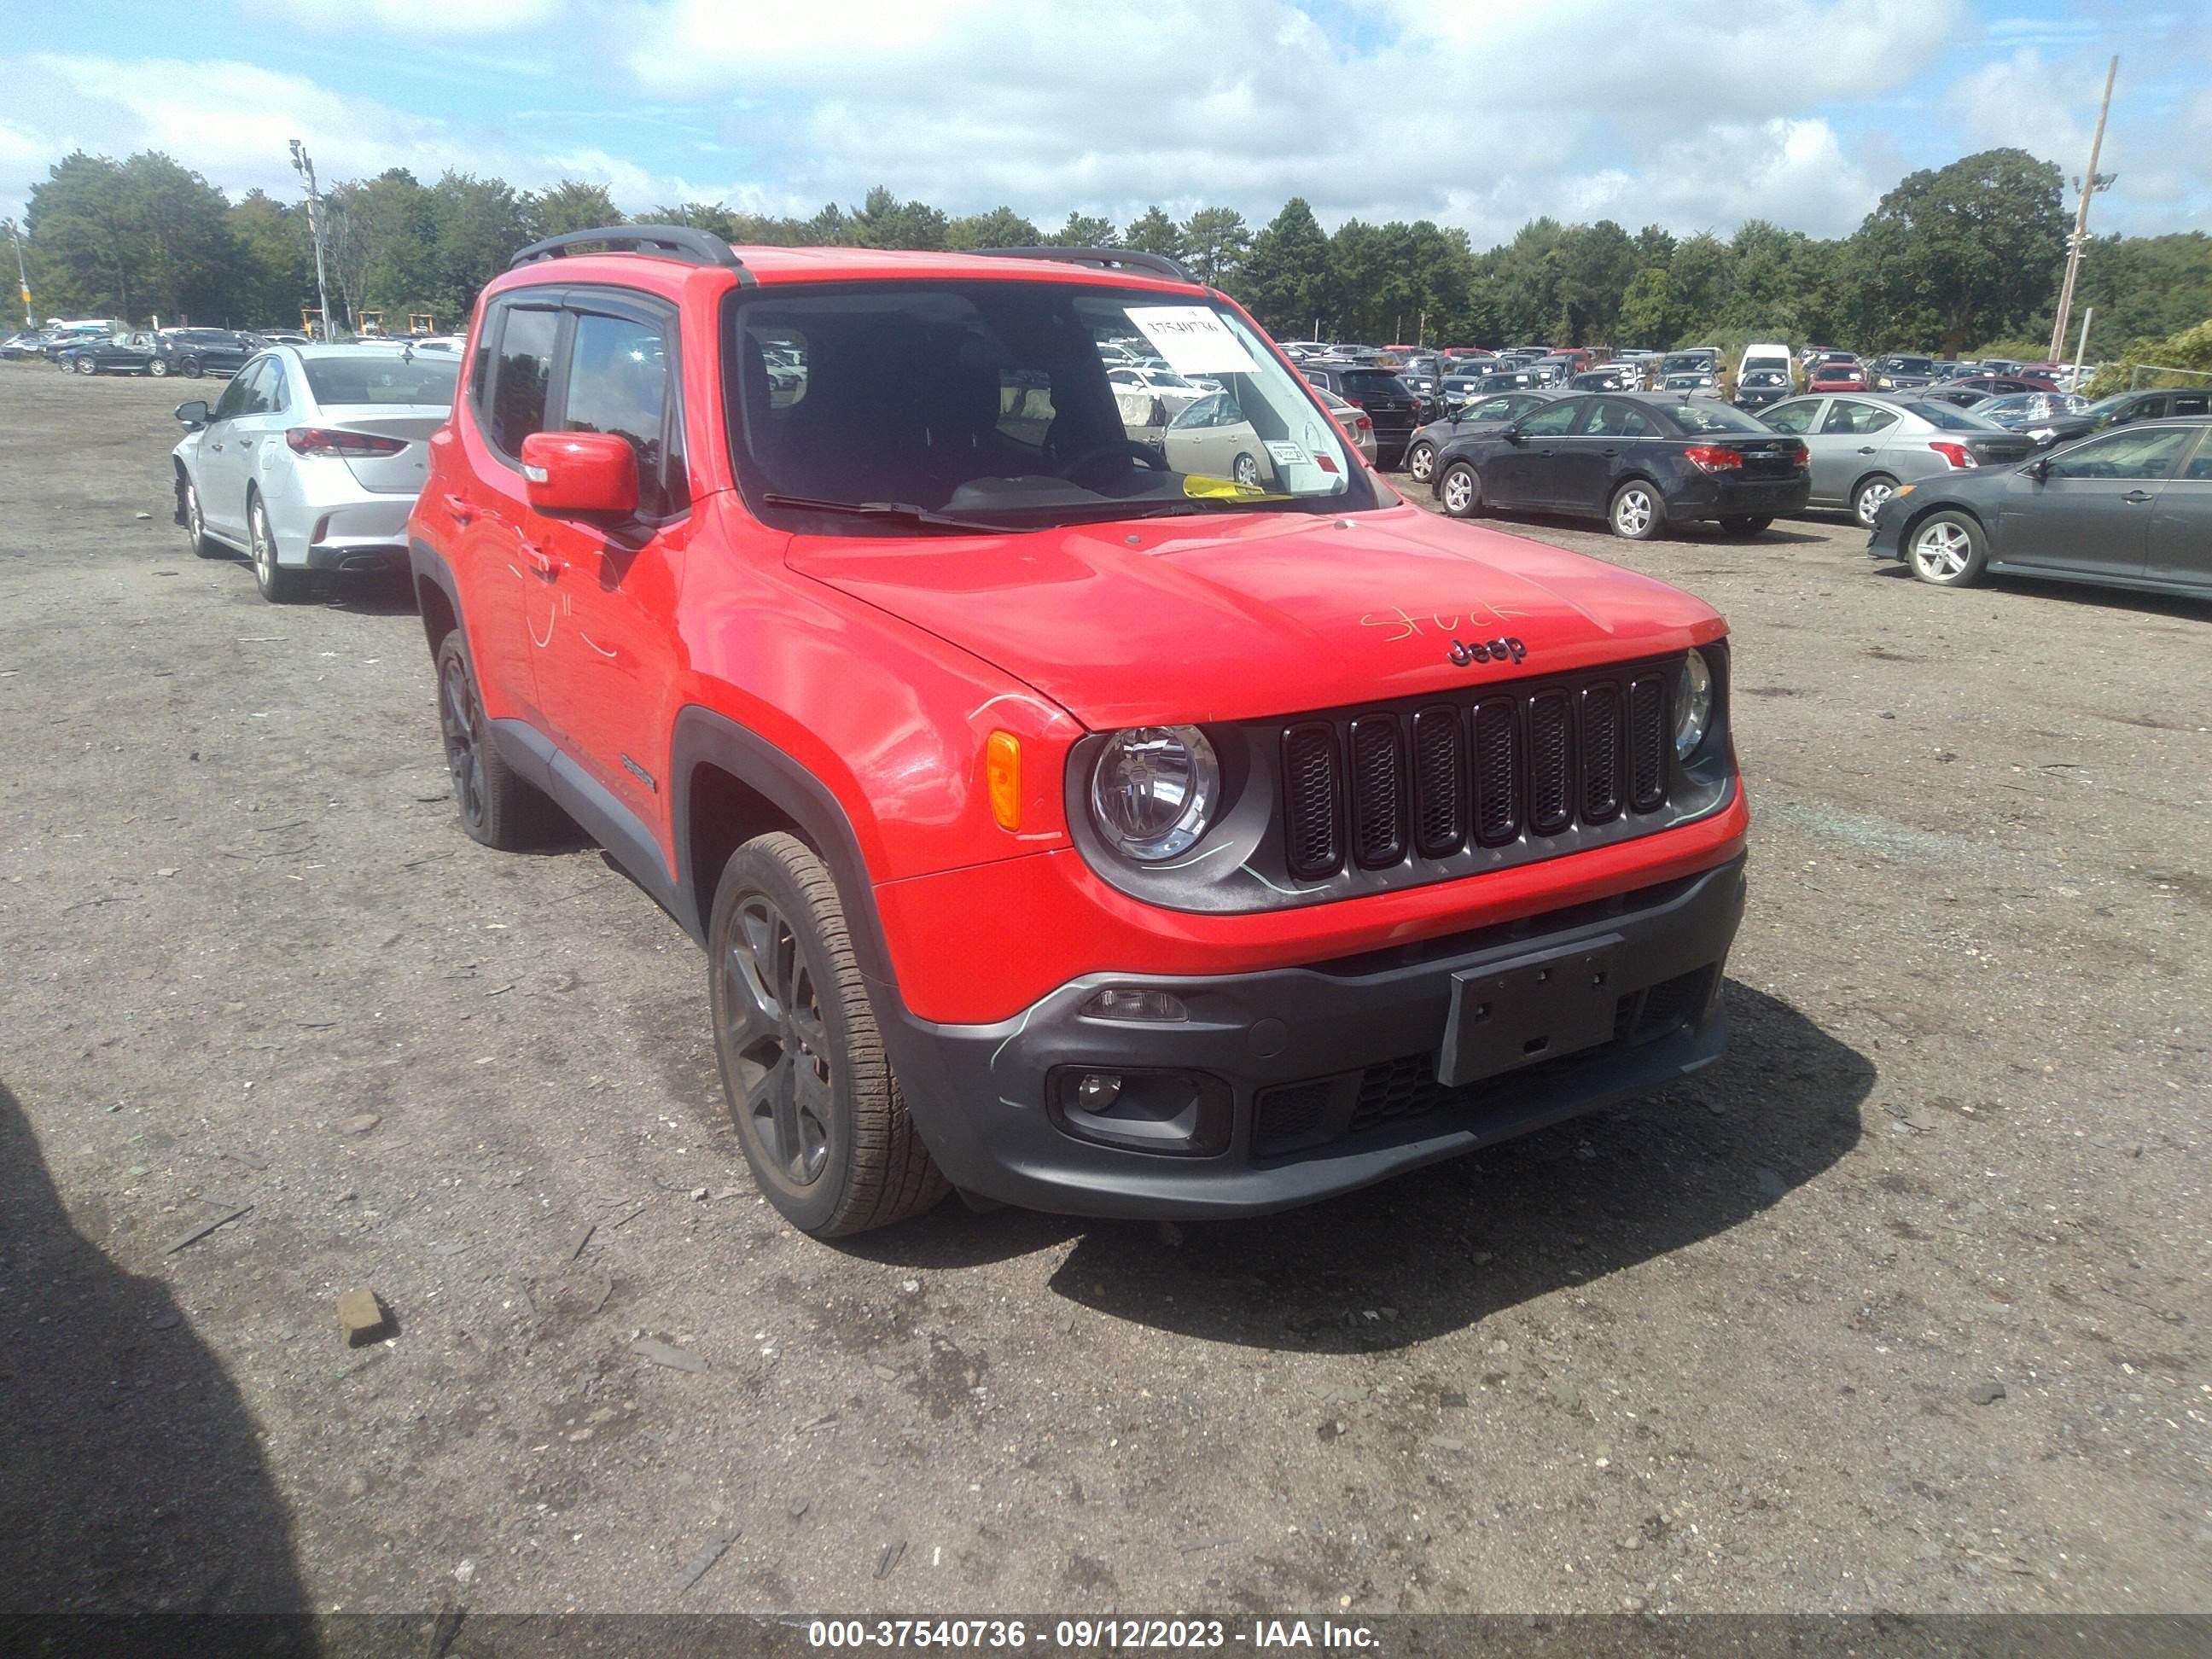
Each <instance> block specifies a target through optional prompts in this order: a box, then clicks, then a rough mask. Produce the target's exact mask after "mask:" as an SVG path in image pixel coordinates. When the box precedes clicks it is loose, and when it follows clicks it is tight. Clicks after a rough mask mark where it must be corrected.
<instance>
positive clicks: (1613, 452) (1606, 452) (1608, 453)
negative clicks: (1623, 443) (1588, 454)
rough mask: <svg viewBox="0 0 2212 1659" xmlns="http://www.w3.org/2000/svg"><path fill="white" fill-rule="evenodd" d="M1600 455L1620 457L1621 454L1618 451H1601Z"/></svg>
mask: <svg viewBox="0 0 2212 1659" xmlns="http://www.w3.org/2000/svg"><path fill="white" fill-rule="evenodd" d="M1598 453H1599V454H1601V455H1618V454H1620V451H1619V450H1617V449H1601V450H1599V451H1598Z"/></svg>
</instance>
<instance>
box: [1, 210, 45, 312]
mask: <svg viewBox="0 0 2212 1659" xmlns="http://www.w3.org/2000/svg"><path fill="white" fill-rule="evenodd" d="M0 224H4V225H6V226H7V227H8V234H9V235H10V236H12V237H14V238H15V292H16V293H17V294H19V295H21V296H22V301H23V326H24V327H26V328H36V327H37V326H38V325H39V319H37V318H36V317H34V316H33V315H32V314H31V273H30V272H29V271H28V270H26V269H24V266H23V232H22V229H21V227H20V226H18V225H17V224H16V222H15V221H14V220H13V219H0Z"/></svg>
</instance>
